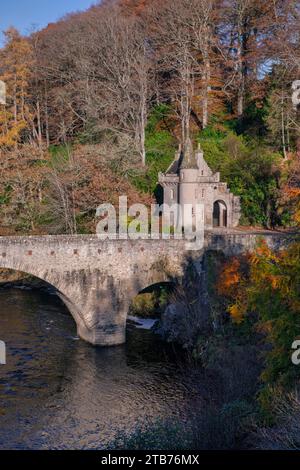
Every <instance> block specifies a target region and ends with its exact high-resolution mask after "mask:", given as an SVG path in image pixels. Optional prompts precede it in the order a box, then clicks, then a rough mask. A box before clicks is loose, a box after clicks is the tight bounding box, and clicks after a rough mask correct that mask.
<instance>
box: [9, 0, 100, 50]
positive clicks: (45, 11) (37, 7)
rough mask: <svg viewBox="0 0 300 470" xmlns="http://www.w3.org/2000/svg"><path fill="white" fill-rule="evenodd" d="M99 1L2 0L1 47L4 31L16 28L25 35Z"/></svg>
mask: <svg viewBox="0 0 300 470" xmlns="http://www.w3.org/2000/svg"><path fill="white" fill-rule="evenodd" d="M95 3H98V2H97V0H0V32H1V35H0V45H1V44H2V40H3V35H2V31H3V30H5V29H7V28H8V27H9V26H15V27H16V28H17V29H19V30H20V31H21V32H22V33H23V34H27V33H28V32H29V31H30V30H32V26H33V25H34V26H35V27H37V28H38V29H41V28H43V27H44V26H47V24H48V23H52V22H54V21H56V20H58V19H59V18H61V17H62V16H64V15H65V14H66V13H70V12H74V11H80V10H86V9H87V8H88V7H90V6H91V5H93V4H95Z"/></svg>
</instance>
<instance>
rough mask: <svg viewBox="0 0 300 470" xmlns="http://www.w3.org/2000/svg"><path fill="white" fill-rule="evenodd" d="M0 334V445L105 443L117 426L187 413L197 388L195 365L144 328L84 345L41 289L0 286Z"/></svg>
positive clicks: (66, 315)
mask: <svg viewBox="0 0 300 470" xmlns="http://www.w3.org/2000/svg"><path fill="white" fill-rule="evenodd" d="M0 339H1V340H3V341H5V342H6V345H7V364H6V365H5V366H3V365H0V449H105V448H106V447H107V446H108V445H109V443H110V442H111V441H112V440H113V439H114V438H115V436H116V434H117V433H118V432H120V431H126V432H130V431H132V430H134V429H135V427H136V426H140V425H143V424H144V423H146V422H147V423H148V422H152V421H153V422H154V421H157V420H158V419H165V418H168V419H169V418H176V419H180V420H183V421H185V420H187V419H188V418H189V416H190V413H191V410H193V408H194V406H195V402H196V401H197V402H198V399H199V396H200V395H201V393H200V390H201V382H202V380H201V373H200V372H199V370H197V369H196V368H195V369H194V368H193V367H192V366H190V365H189V364H188V363H186V362H185V360H184V358H183V357H182V354H180V353H179V352H178V351H175V350H174V348H172V347H170V345H166V344H164V343H163V342H162V341H161V340H160V339H159V338H158V337H157V336H156V335H154V334H153V333H152V332H151V331H146V330H142V329H137V328H134V327H133V326H129V327H128V331H127V343H126V345H124V346H120V347H115V348H95V347H92V346H90V345H89V344H86V343H85V342H83V341H81V340H79V338H77V336H76V328H75V323H74V321H73V319H72V317H71V315H70V314H69V312H68V311H67V309H66V308H65V307H64V306H63V305H62V304H61V302H60V301H59V300H58V298H57V297H56V296H55V295H50V294H48V293H42V292H38V291H24V290H19V289H3V290H0Z"/></svg>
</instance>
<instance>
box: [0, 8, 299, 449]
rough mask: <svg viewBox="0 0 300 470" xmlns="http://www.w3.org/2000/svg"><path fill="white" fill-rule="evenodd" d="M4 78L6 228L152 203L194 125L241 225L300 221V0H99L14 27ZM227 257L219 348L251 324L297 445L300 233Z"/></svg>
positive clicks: (1, 196)
mask: <svg viewBox="0 0 300 470" xmlns="http://www.w3.org/2000/svg"><path fill="white" fill-rule="evenodd" d="M0 79H1V80H3V81H4V82H5V83H6V86H7V104H6V106H4V105H0V172H1V173H0V174H1V176H0V215H1V223H0V230H1V232H0V234H14V233H17V234H22V233H26V234H40V233H41V234H43V233H71V234H74V233H87V232H93V231H94V230H95V222H96V221H95V210H96V208H97V206H98V205H99V204H101V203H102V202H113V203H117V201H118V196H119V195H124V194H127V195H128V197H129V200H130V201H131V202H144V203H146V204H150V203H151V201H153V200H154V198H155V194H156V189H157V188H156V184H157V183H156V182H157V174H158V172H159V171H164V170H166V169H167V167H168V165H169V164H170V162H171V161H172V159H173V157H174V152H175V151H176V149H177V148H178V146H179V145H184V143H185V142H186V140H187V139H188V138H191V139H192V141H193V142H194V144H195V145H196V144H197V143H201V146H202V148H203V150H204V153H205V158H206V160H207V161H208V163H209V165H210V166H211V167H212V168H213V169H214V170H216V171H220V172H221V176H222V179H223V180H225V181H227V182H228V184H229V187H230V189H231V190H232V191H233V192H234V193H235V194H236V195H240V196H241V202H242V212H243V216H242V220H241V223H242V224H243V225H247V226H249V225H251V226H262V227H265V228H271V229H274V228H279V229H280V230H281V229H284V228H293V229H296V227H297V226H299V224H300V119H299V118H300V111H299V109H300V108H299V107H298V109H297V107H295V106H293V103H292V83H293V82H294V81H295V80H300V4H299V2H298V1H294V0H273V1H262V0H164V1H163V2H162V1H158V0H119V1H117V0H116V1H113V0H107V1H103V2H101V4H99V5H96V6H94V7H92V8H91V9H90V10H88V11H87V12H84V13H80V14H72V15H69V16H67V17H66V18H64V19H62V20H61V21H59V22H58V23H55V24H50V25H49V26H48V27H47V28H46V29H44V30H42V31H34V32H32V34H31V35H30V36H29V37H23V36H21V35H20V34H19V32H18V31H17V30H15V29H14V28H13V27H12V28H10V29H9V30H8V31H6V32H5V45H4V47H3V48H2V49H1V50H0ZM299 98H300V96H299ZM218 273H219V277H218V278H217V279H216V282H215V287H214V288H215V290H214V302H215V304H216V305H215V304H214V305H213V307H214V308H216V311H217V312H218V313H217V314H216V317H215V318H214V321H213V322H212V328H211V329H212V330H213V334H214V335H215V342H216V347H215V349H214V354H215V355H216V354H217V353H216V351H220V355H219V359H218V360H220V361H221V360H225V359H224V358H226V354H227V352H228V349H229V351H230V350H231V349H230V348H231V346H229V347H228V338H229V342H230V341H233V342H235V343H234V347H236V344H240V343H241V341H246V346H245V348H249V341H250V340H249V338H250V339H251V341H253V338H255V341H257V343H256V345H255V347H258V349H259V350H260V351H261V350H262V351H264V356H263V357H264V359H263V367H262V369H263V373H262V375H261V377H260V388H259V393H258V399H259V402H260V405H261V409H262V410H263V411H264V413H265V417H266V419H270V416H272V417H274V414H275V413H276V410H275V411H274V407H276V406H278V407H279V408H280V407H281V411H282V410H283V415H284V416H283V418H284V420H285V421H284V422H285V424H284V426H286V427H285V431H284V432H285V438H286V440H287V442H288V443H287V444H286V445H287V446H288V445H291V447H293V446H294V442H296V444H295V446H296V445H298V446H299V440H300V438H299V436H300V429H299V424H298V425H296V424H295V422H294V421H293V420H292V417H291V414H290V411H289V410H292V409H293V414H294V415H295V416H296V417H298V418H297V419H298V423H299V422H300V421H299V416H300V402H299V399H298V398H297V397H298V395H297V393H296V392H295V394H296V395H295V394H294V395H291V396H290V398H289V400H290V401H289V402H288V403H287V402H286V401H284V402H282V400H281V397H282V395H281V393H282V390H285V389H286V387H294V386H295V384H297V381H298V380H299V367H298V368H297V367H295V366H293V365H292V363H291V360H290V356H291V344H292V343H293V341H294V340H295V339H296V338H297V337H299V328H300V325H299V311H300V299H299V291H300V289H299V285H300V244H299V242H297V241H296V242H295V243H294V244H292V245H290V247H289V248H287V249H286V250H283V251H282V252H281V253H273V252H271V251H270V250H269V249H268V248H267V246H265V245H264V244H261V245H260V246H259V247H258V248H257V252H256V253H254V254H252V255H248V256H246V257H245V258H243V259H230V260H224V262H223V263H222V264H221V265H220V266H219V267H218ZM216 286H217V291H216ZM190 300H191V299H187V304H188V303H189V301H190ZM210 334H212V331H210ZM232 338H234V339H232ZM237 338H238V339H237ZM241 338H243V339H241ZM245 338H246V340H245ZM202 340H203V341H204V343H205V344H207V342H206V339H205V338H204V339H203V338H202V339H201V338H200V337H198V339H197V342H196V343H197V344H196V345H195V344H194V345H193V347H194V351H193V354H194V355H196V356H197V357H201V358H202V360H204V359H203V358H204V357H205V356H206V355H208V352H207V348H205V347H202V343H201V341H202ZM211 342H212V339H210V344H211ZM204 343H203V344H204ZM225 343H226V346H224V344H225ZM243 344H244V343H243ZM251 347H252V346H251ZM199 351H200V352H199ZM226 351H227V352H226ZM210 360H211V359H210ZM229 363H230V364H232V359H230V360H229ZM223 369H224V368H223ZM241 370H242V372H243V374H244V375H245V365H244V364H242V366H241ZM249 370H250V369H249ZM227 378H228V377H227ZM236 382H237V383H238V381H236ZM252 383H255V380H254V379H253V380H252ZM256 391H257V390H256ZM237 396H238V397H240V396H239V395H237ZM244 399H245V397H244V396H242V400H244ZM243 403H244V402H243ZM282 403H283V405H282ZM292 405H293V406H292ZM239 410H240V408H239V409H238V410H237V411H239ZM270 413H271V414H270ZM246 414H247V413H246ZM297 426H298V427H297ZM264 432H265V435H267V434H266V433H268V432H269V431H267V430H265V431H264ZM272 436H273V437H272ZM273 438H274V442H275V440H276V439H277V438H276V439H275V437H274V435H271V437H270V439H271V440H272V439H273ZM278 439H279V440H280V439H281V437H279V438H278ZM276 442H277V441H276ZM291 442H292V444H291ZM297 443H298V444H297ZM274 445H275V444H274Z"/></svg>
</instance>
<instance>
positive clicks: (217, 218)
mask: <svg viewBox="0 0 300 470" xmlns="http://www.w3.org/2000/svg"><path fill="white" fill-rule="evenodd" d="M227 219H228V211H227V206H226V204H225V202H224V201H215V203H214V209H213V226H214V227H227V224H228V220H227Z"/></svg>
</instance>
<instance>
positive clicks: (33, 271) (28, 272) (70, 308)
mask: <svg viewBox="0 0 300 470" xmlns="http://www.w3.org/2000/svg"><path fill="white" fill-rule="evenodd" d="M0 261H1V260H0ZM0 269H5V270H7V271H12V272H17V273H20V274H24V275H27V276H28V275H29V276H33V277H34V278H36V279H38V280H39V281H42V282H43V283H45V285H48V286H49V287H51V288H53V289H54V290H55V292H56V295H57V297H59V298H60V299H61V301H62V302H63V303H64V304H65V306H66V307H67V309H68V311H69V312H70V314H71V316H72V317H73V319H74V321H75V323H76V324H77V322H78V321H80V319H79V314H78V313H77V311H76V307H75V305H73V303H72V301H71V299H69V298H68V296H67V295H66V294H65V293H64V292H61V291H60V288H59V286H58V284H57V283H56V282H51V280H49V279H46V278H44V277H42V276H41V275H40V273H39V272H38V270H36V269H30V270H26V271H25V270H24V269H23V268H22V267H21V266H20V264H19V263H16V264H15V265H10V264H9V265H8V264H7V263H6V264H5V265H3V263H2V264H1V262H0Z"/></svg>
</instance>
